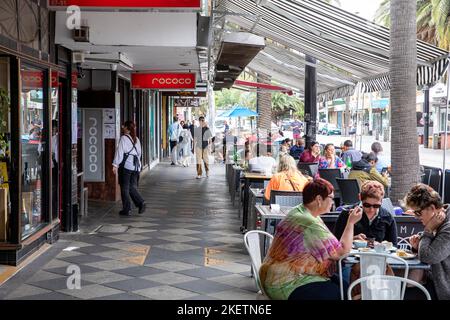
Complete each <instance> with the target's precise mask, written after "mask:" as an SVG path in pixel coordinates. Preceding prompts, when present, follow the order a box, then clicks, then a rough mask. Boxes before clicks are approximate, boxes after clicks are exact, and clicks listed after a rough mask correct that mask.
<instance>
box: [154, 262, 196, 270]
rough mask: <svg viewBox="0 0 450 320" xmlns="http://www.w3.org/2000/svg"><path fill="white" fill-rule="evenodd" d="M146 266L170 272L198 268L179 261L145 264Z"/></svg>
mask: <svg viewBox="0 0 450 320" xmlns="http://www.w3.org/2000/svg"><path fill="white" fill-rule="evenodd" d="M146 266H148V267H151V268H156V269H161V270H165V271H171V272H177V271H181V270H189V269H195V268H199V266H197V265H194V264H192V263H184V262H179V261H164V262H158V263H150V264H147V265H146Z"/></svg>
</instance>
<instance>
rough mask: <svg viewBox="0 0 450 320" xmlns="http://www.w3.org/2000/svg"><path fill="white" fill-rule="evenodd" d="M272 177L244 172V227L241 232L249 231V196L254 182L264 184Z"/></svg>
mask: <svg viewBox="0 0 450 320" xmlns="http://www.w3.org/2000/svg"><path fill="white" fill-rule="evenodd" d="M271 178H272V176H271V175H270V176H267V175H264V174H258V173H253V172H244V174H243V177H242V179H243V180H244V203H243V208H242V209H243V210H242V212H243V213H242V226H241V231H244V230H247V229H248V225H247V224H248V212H249V210H248V209H249V195H250V186H251V184H252V183H254V182H259V183H264V181H266V180H270V179H271Z"/></svg>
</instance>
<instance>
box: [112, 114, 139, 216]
mask: <svg viewBox="0 0 450 320" xmlns="http://www.w3.org/2000/svg"><path fill="white" fill-rule="evenodd" d="M122 131H123V135H122V136H121V137H120V140H119V145H118V147H117V150H116V154H115V156H114V161H113V172H114V174H117V173H119V184H120V192H121V197H122V205H123V209H122V210H121V211H120V212H119V214H120V215H124V216H130V215H131V200H132V201H133V203H134V205H135V206H136V207H138V208H139V213H140V214H142V213H144V211H145V202H144V199H142V197H141V195H140V194H139V192H138V191H137V183H138V180H139V173H140V172H141V154H142V150H141V143H140V141H139V138H138V137H137V136H136V125H135V124H134V122H132V121H127V122H125V123H124V124H123V126H122ZM130 197H131V200H130Z"/></svg>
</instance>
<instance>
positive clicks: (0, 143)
mask: <svg viewBox="0 0 450 320" xmlns="http://www.w3.org/2000/svg"><path fill="white" fill-rule="evenodd" d="M10 123H11V121H10V94H9V59H8V58H7V57H1V56H0V242H7V241H8V233H9V231H8V217H9V215H10V210H11V206H10V199H9V177H10V176H11V172H10V170H11V169H10V168H11V161H10V160H11V154H10V150H11V127H10Z"/></svg>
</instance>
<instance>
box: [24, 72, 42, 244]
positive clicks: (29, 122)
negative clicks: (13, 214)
mask: <svg viewBox="0 0 450 320" xmlns="http://www.w3.org/2000/svg"><path fill="white" fill-rule="evenodd" d="M21 79H22V92H21V106H22V108H21V128H20V130H21V132H20V133H21V144H22V212H21V216H20V221H21V228H22V238H26V237H27V236H29V235H30V234H32V233H33V232H34V231H36V230H37V229H38V228H39V227H40V226H41V225H42V224H43V223H44V218H43V217H44V208H43V199H44V198H43V189H42V186H43V181H42V180H43V178H44V175H43V165H44V159H45V154H46V152H48V151H47V150H48V146H47V145H46V144H45V141H44V135H45V134H47V133H46V130H48V128H47V127H46V121H45V120H44V119H45V110H44V97H43V93H44V88H43V79H44V72H43V71H41V70H38V69H34V68H28V67H23V68H22V70H21Z"/></svg>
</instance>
